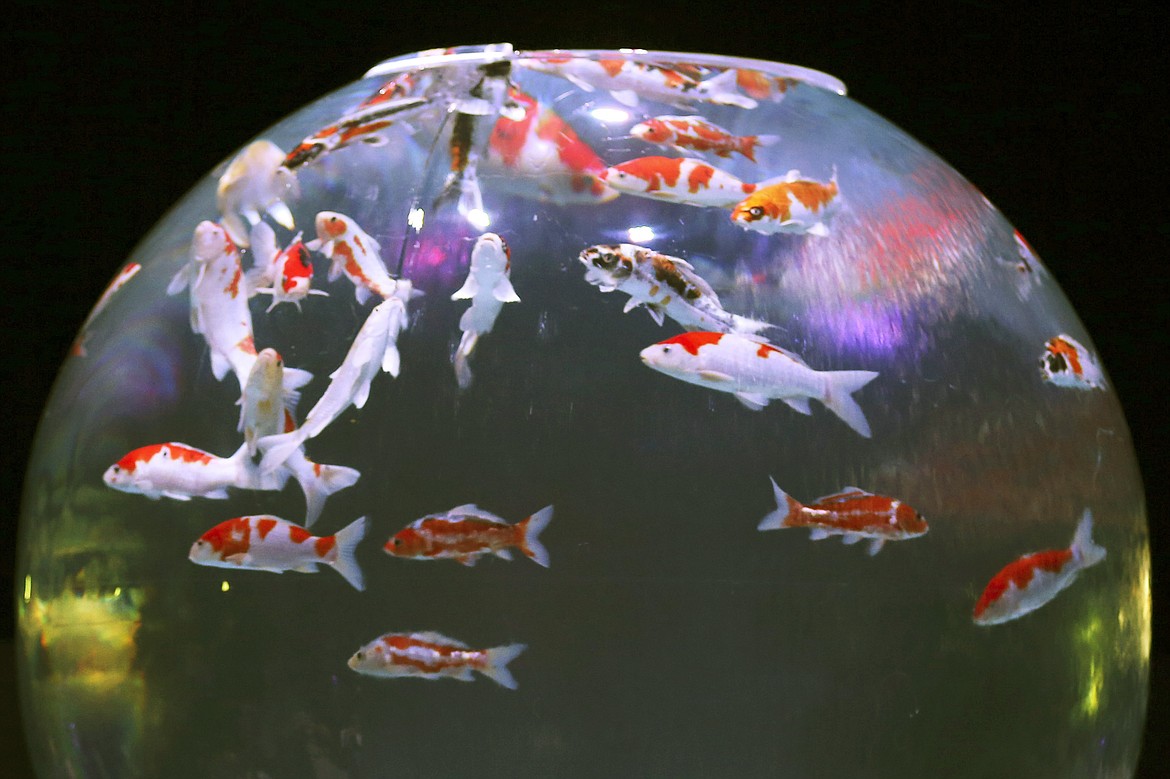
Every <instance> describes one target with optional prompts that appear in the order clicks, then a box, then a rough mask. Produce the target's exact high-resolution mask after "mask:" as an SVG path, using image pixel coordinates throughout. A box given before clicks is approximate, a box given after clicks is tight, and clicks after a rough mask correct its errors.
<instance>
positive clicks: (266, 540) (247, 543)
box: [187, 514, 366, 590]
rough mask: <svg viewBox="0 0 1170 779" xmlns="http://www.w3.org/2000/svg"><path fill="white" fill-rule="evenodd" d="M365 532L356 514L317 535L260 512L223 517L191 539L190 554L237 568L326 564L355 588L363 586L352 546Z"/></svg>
mask: <svg viewBox="0 0 1170 779" xmlns="http://www.w3.org/2000/svg"><path fill="white" fill-rule="evenodd" d="M365 534H366V518H365V517H358V518H357V519H355V520H354V521H353V522H351V523H350V524H349V525H347V526H346V527H344V528H342V529H341V530H339V531H337V533H336V534H334V535H331V536H314V535H313V534H312V533H310V532H309V531H308V530H305V529H304V528H303V527H301V526H300V525H294V524H293V523H292V522H287V521H285V520H283V519H281V518H280V517H274V516H271V515H269V514H256V515H254V516H250V517H236V518H235V519H229V520H227V521H226V522H220V523H219V524H218V525H216V526H215V527H213V528H211V530H208V531H207V532H206V533H204V534H203V535H202V536H200V537H199V539H198V540H197V541H196V542H195V543H193V544H192V545H191V551H190V553H188V555H187V559H189V560H190V561H191V562H193V563H195V564H196V565H206V566H210V567H213V568H231V569H233V570H238V569H242V570H251V571H271V572H273V573H284V572H285V571H297V572H298V573H316V572H317V566H319V565H328V566H329V567H330V568H332V569H333V570H335V571H337V572H338V573H339V574H341V575H342V576H343V577H344V578H345V580H346V581H347V582H349V583H350V584H352V585H353V586H354V588H355V589H357V590H364V589H365V583H364V582H363V581H362V569H361V567H360V566H358V562H357V559H356V558H355V557H354V550H355V549H356V548H357V545H358V544H359V543H360V542H361V540H362V538H363V537H364V536H365Z"/></svg>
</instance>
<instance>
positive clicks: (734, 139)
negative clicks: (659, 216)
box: [630, 116, 780, 162]
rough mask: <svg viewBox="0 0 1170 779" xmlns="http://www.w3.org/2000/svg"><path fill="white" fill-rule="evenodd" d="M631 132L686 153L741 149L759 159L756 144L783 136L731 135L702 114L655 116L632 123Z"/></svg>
mask: <svg viewBox="0 0 1170 779" xmlns="http://www.w3.org/2000/svg"><path fill="white" fill-rule="evenodd" d="M630 135H631V136H633V137H635V138H640V139H641V140H643V141H646V142H647V143H656V144H659V145H661V146H669V147H671V148H673V149H675V150H676V151H679V152H683V153H685V152H687V151H699V152H703V151H707V152H711V153H713V154H715V155H717V156H719V157H730V156H731V154H732V152H739V153H740V154H742V155H743V156H745V157H747V158H748V159H749V160H751V161H752V162H755V161H756V147H758V146H771V145H772V144H774V143H776V142H777V141H778V140H780V137H779V136H777V135H732V134H731V133H730V132H729V131H727V130H725V129H723V128H722V127H720V126H719V125H717V124H715V123H714V122H708V121H707V120H706V119H704V118H703V117H701V116H656V117H654V118H652V119H647V120H646V121H644V122H639V123H638V124H636V125H634V126H633V127H631V128H630Z"/></svg>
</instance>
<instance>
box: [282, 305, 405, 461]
mask: <svg viewBox="0 0 1170 779" xmlns="http://www.w3.org/2000/svg"><path fill="white" fill-rule="evenodd" d="M398 292H399V293H402V296H398V295H395V296H392V297H390V298H389V299H387V300H384V301H382V302H381V303H379V304H378V305H377V306H375V307H374V310H373V311H371V312H370V315H369V316H368V317H367V318H366V321H365V323H364V324H363V325H362V327H361V329H360V330H359V331H358V334H357V335H356V336H355V337H354V339H353V343H352V344H351V345H350V347H349V352H347V353H346V355H345V359H344V360H342V362H341V365H340V366H339V367H338V368H337V370H335V371H334V372H333V373H332V374H330V379H331V381H330V382H329V386H328V387H326V388H325V392H324V394H322V395H321V397H320V399H319V400H318V401H317V404H316V405H315V406H313V408H312V410H310V411H309V413H308V415H307V416H306V417H305V421H304V422H303V423H302V424H301V426H300V427H299V428H297V429H296V430H293V431H290V432H287V433H281V434H279V435H274V436H267V437H264V438H261V439H260V440H259V445H260V448H261V450H263V451H264V457H263V459H262V460H261V461H260V468H261V470H263V471H264V472H265V473H272V472H274V471H276V470H277V469H278V468H280V467H281V466H282V465H284V463H285V461H287V460H288V458H289V457H290V456H292V454H293V453H294V452H295V451H297V450H298V449H299V448H300V447H301V446H302V445H303V444H304V443H305V441H307V440H309V439H310V438H313V437H315V436H317V435H319V434H320V433H321V431H323V430H324V429H325V428H326V427H328V426H329V424H330V423H332V422H333V420H335V419H337V418H338V417H339V416H341V414H342V413H343V412H344V411H345V410H346V409H347V408H349V407H350V406H354V407H355V408H359V409H360V408H361V407H362V406H364V405H365V404H366V400H367V398H369V396H370V382H371V381H373V379H374V376H376V375H377V374H378V371H379V370H381V371H384V372H386V373H389V374H390V375H391V376H395V377H397V376H398V372H399V368H400V358H399V354H398V343H397V342H398V335H399V333H400V332H401V331H402V329H403V328H405V327H406V325H407V323H408V319H407V314H406V301H405V299H404V298H409V295H410V284H409V282H403V283H401V284H400V285H399V287H398Z"/></svg>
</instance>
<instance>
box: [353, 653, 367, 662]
mask: <svg viewBox="0 0 1170 779" xmlns="http://www.w3.org/2000/svg"><path fill="white" fill-rule="evenodd" d="M353 658H354V659H355V660H364V659H365V658H366V653H365V652H358V653H357V654H356V655H354V656H353Z"/></svg>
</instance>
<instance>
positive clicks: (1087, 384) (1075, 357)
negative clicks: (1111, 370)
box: [1040, 333, 1107, 390]
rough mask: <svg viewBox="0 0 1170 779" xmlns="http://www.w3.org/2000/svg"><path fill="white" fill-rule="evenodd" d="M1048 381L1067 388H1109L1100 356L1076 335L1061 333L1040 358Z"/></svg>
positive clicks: (1045, 348)
mask: <svg viewBox="0 0 1170 779" xmlns="http://www.w3.org/2000/svg"><path fill="white" fill-rule="evenodd" d="M1040 374H1041V375H1042V376H1043V377H1044V380H1045V381H1047V382H1049V383H1050V384H1055V385H1056V386H1057V387H1065V388H1067V389H1080V390H1093V389H1100V390H1103V389H1106V388H1107V385H1106V384H1105V373H1104V372H1103V371H1102V370H1101V366H1100V364H1099V363H1098V362H1097V358H1096V357H1095V356H1094V355H1093V353H1092V352H1090V351H1089V350H1088V349H1086V348H1085V347H1084V346H1082V345H1081V344H1080V343H1079V342H1078V341H1076V340H1074V339H1073V338H1072V336H1069V335H1065V334H1064V333H1061V334H1060V335H1058V336H1056V337H1055V338H1051V339H1049V340H1048V342H1047V343H1045V344H1044V354H1043V355H1041V357H1040Z"/></svg>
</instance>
